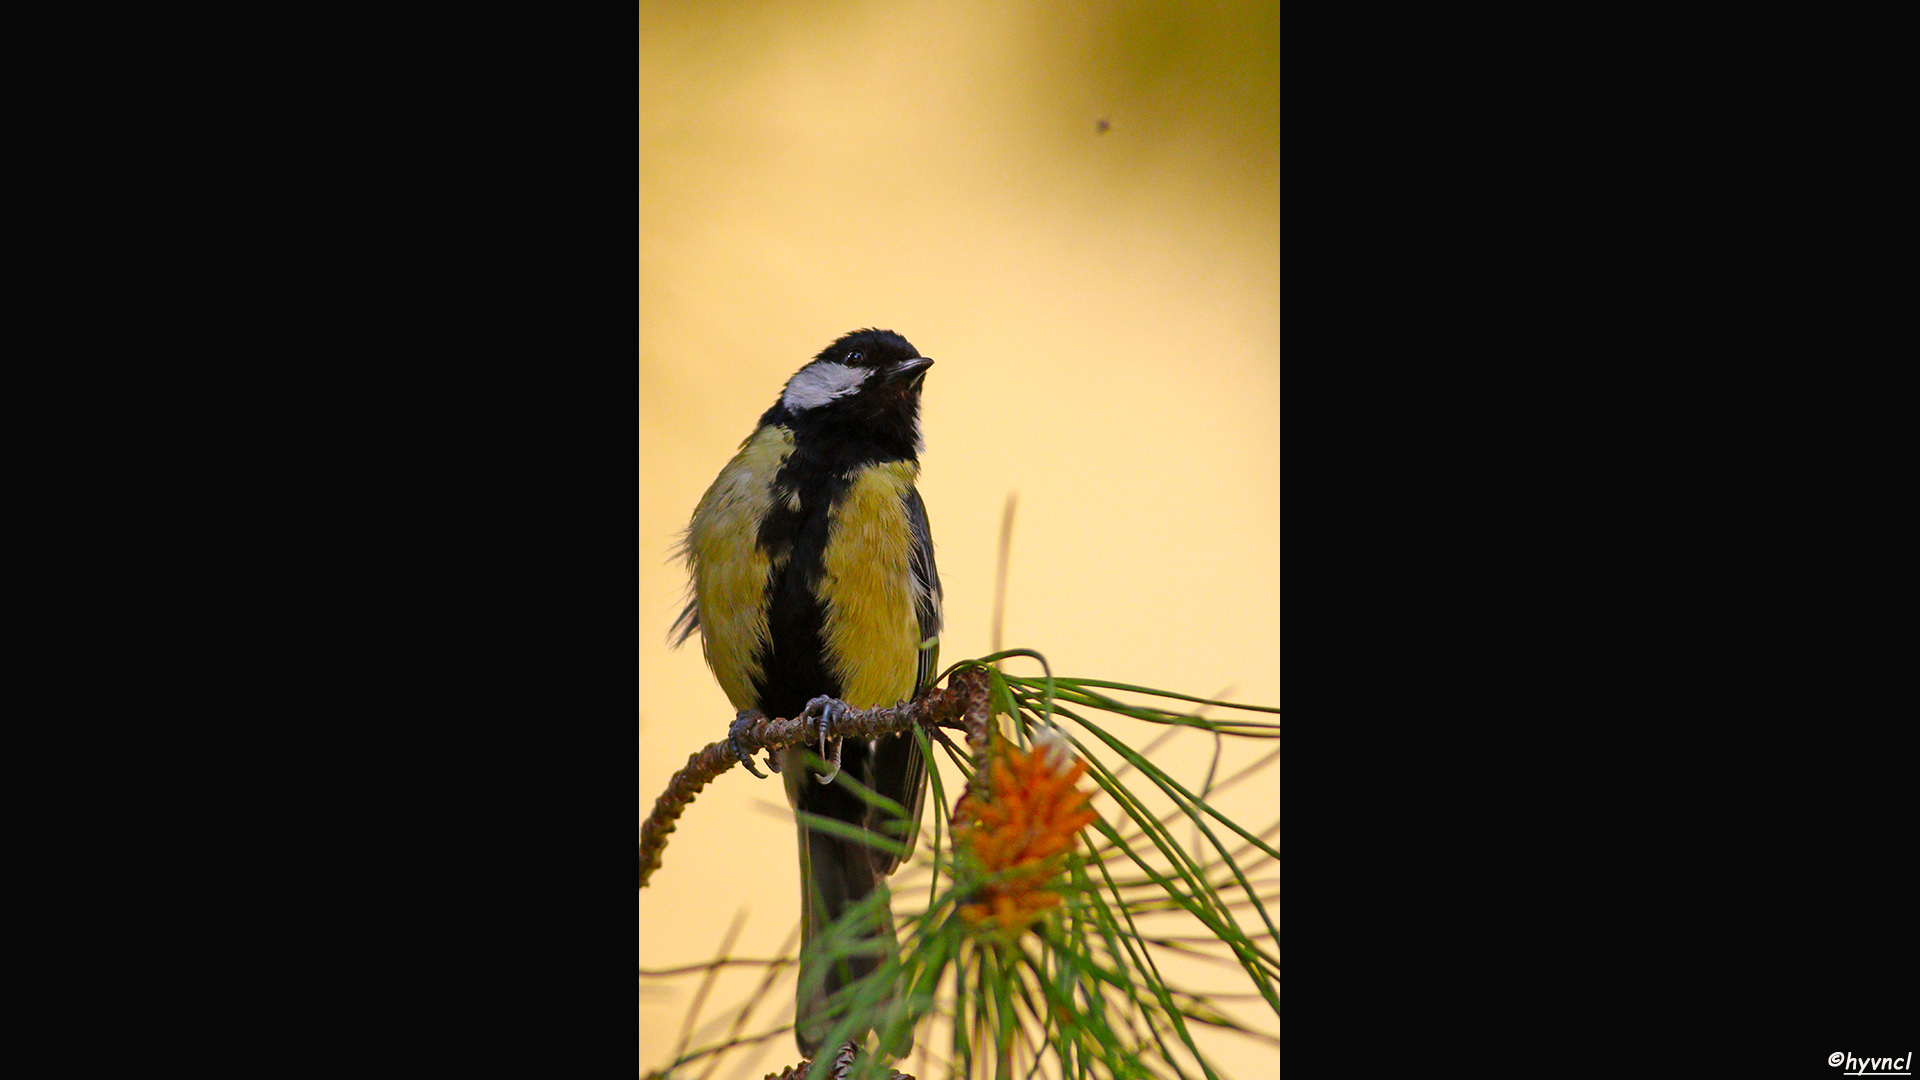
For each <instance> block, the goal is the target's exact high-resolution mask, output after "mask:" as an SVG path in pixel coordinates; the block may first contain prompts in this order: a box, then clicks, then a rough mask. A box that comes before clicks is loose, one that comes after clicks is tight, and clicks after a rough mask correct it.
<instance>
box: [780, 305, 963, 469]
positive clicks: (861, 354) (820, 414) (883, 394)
mask: <svg viewBox="0 0 1920 1080" xmlns="http://www.w3.org/2000/svg"><path fill="white" fill-rule="evenodd" d="M932 366H933V361H932V360H929V359H927V358H926V357H924V356H921V355H920V353H919V351H918V350H916V349H915V348H914V347H913V345H912V344H911V343H910V342H908V341H907V339H906V338H903V337H901V336H900V335H899V334H896V333H894V332H893V331H891V330H856V331H854V332H853V333H851V334H848V335H846V336H845V337H843V338H841V339H840V340H838V341H836V342H834V343H833V344H831V345H829V346H827V347H826V348H824V349H822V350H820V355H819V356H816V357H814V358H813V362H812V363H810V364H808V365H807V366H806V367H803V368H801V369H800V370H799V371H797V372H795V373H794V376H793V378H791V379H788V380H787V386H786V389H785V390H783V391H781V393H780V400H779V401H778V402H777V403H776V404H775V405H774V407H773V408H772V409H769V410H768V411H767V415H766V417H764V418H762V422H763V423H764V422H767V421H769V420H772V421H775V422H778V423H784V424H786V425H788V426H790V427H791V428H793V430H794V434H795V436H796V437H799V438H802V439H806V438H812V437H830V438H839V439H860V440H871V441H873V442H875V443H877V444H879V446H878V447H877V448H879V449H883V450H887V451H892V452H897V453H899V455H900V456H902V457H912V456H914V455H915V454H917V453H918V452H919V450H920V448H921V440H920V381H921V380H922V379H924V378H925V377H926V374H927V369H928V368H929V367H932Z"/></svg>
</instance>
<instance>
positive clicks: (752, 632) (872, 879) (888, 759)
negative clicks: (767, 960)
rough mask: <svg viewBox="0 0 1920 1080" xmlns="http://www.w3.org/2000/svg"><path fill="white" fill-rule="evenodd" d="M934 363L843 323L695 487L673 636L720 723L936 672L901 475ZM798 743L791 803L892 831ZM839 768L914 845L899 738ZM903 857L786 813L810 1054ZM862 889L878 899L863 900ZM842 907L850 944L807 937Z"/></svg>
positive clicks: (923, 771) (932, 629) (876, 692)
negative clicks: (855, 915) (707, 677)
mask: <svg viewBox="0 0 1920 1080" xmlns="http://www.w3.org/2000/svg"><path fill="white" fill-rule="evenodd" d="M932 364H933V361H932V360H929V359H927V358H926V357H924V356H921V355H920V354H919V352H918V351H916V350H915V349H914V347H913V346H912V345H911V344H909V343H908V342H907V339H906V338H903V337H901V336H900V335H899V334H896V333H894V332H892V331H891V330H859V331H855V332H853V333H850V334H848V335H846V336H845V337H842V338H841V339H840V340H838V341H836V342H834V343H833V344H831V345H829V346H827V347H826V349H825V350H823V351H822V352H821V353H820V355H818V356H816V357H814V359H813V361H812V362H811V363H809V364H807V365H806V366H805V367H803V368H801V369H800V370H799V371H798V372H796V373H795V374H794V376H793V377H792V378H790V379H788V380H787V384H786V387H785V389H783V390H782V391H781V392H780V399H779V400H778V401H776V402H774V403H773V407H772V408H770V409H768V410H767V411H766V413H765V414H764V415H762V416H761V417H760V426H759V427H757V428H755V429H754V432H753V434H751V435H749V436H747V438H746V440H745V441H744V442H742V443H741V444H740V451H739V453H737V454H735V455H734V456H733V460H732V461H729V462H728V463H727V465H726V468H724V469H721V470H720V475H719V477H718V478H717V479H715V480H714V482H713V486H712V487H709V488H708V489H707V493H706V495H705V496H703V497H702V498H701V500H700V505H699V507H698V509H696V510H695V511H694V513H693V522H692V524H690V525H689V526H688V527H687V535H686V542H685V544H684V547H683V551H684V554H685V557H686V561H687V564H688V568H689V570H690V571H691V573H692V578H693V597H692V600H691V601H690V602H689V603H688V604H687V608H686V610H685V611H684V612H682V613H681V615H680V618H679V619H678V620H677V621H676V622H675V624H674V629H675V631H677V633H678V637H677V639H676V641H675V644H679V643H680V642H683V641H685V640H686V638H687V636H688V635H690V634H692V633H693V632H694V631H695V630H696V629H697V630H699V631H700V637H701V646H702V650H703V651H704V652H705V653H706V658H707V665H708V666H709V667H711V668H712V669H713V674H714V677H715V678H717V679H718V680H719V681H720V687H721V689H722V690H724V691H725V692H726V695H727V700H728V701H730V702H732V703H733V707H734V708H735V709H737V710H739V712H738V713H737V715H736V717H735V727H734V728H733V729H732V730H735V731H737V730H739V726H740V725H742V724H745V723H748V722H750V721H753V720H756V719H758V717H759V716H762V715H764V716H767V717H778V718H787V719H790V718H793V717H796V716H799V715H801V713H802V712H804V711H805V710H806V708H807V705H808V703H809V702H810V701H812V700H813V699H815V698H818V697H822V696H824V697H828V698H832V699H836V701H837V702H843V703H844V704H845V706H847V707H849V708H853V709H869V708H875V707H880V706H891V705H896V704H899V703H900V702H903V701H907V700H910V699H912V698H913V697H914V695H915V694H917V693H918V692H919V691H921V690H923V689H925V688H927V687H928V686H930V685H931V684H932V682H933V677H934V674H935V671H936V664H937V660H938V656H939V653H938V644H937V643H938V635H939V633H940V575H939V573H938V572H937V571H936V570H935V569H934V565H933V539H932V537H931V536H930V534H929V533H928V530H927V508H926V505H925V504H924V503H923V502H921V500H920V493H919V491H917V490H915V488H914V481H915V479H917V478H918V476H919V474H920V462H919V458H918V454H919V452H920V450H921V448H922V442H921V437H920V384H921V380H922V379H924V378H925V377H926V374H927V369H928V368H929V367H931V366H932ZM837 707H838V706H837V705H835V706H830V709H832V708H837ZM801 757H802V754H801V753H800V751H799V750H797V749H796V750H792V751H789V752H788V753H786V754H785V755H770V756H769V764H771V765H772V766H773V767H774V768H776V769H779V770H780V771H781V772H782V773H783V774H784V779H785V782H786V788H787V801H788V802H789V803H791V804H792V806H793V808H794V809H795V810H796V811H801V812H805V813H808V814H813V815H817V816H819V817H823V818H831V819H834V820H837V821H842V822H846V823H847V824H849V825H852V826H855V827H857V828H861V829H865V830H867V831H869V832H873V833H877V834H879V835H881V836H890V835H891V834H890V832H889V830H886V829H884V828H883V827H882V826H883V823H884V821H885V819H886V815H885V814H883V813H882V812H881V811H880V810H878V809H876V808H874V807H872V806H870V805H869V804H868V803H867V802H865V801H863V800H862V799H860V798H859V797H858V796H857V795H855V794H854V793H853V792H852V791H851V790H850V789H848V788H847V787H845V786H844V785H842V784H839V783H822V782H821V781H822V780H824V779H826V777H825V776H824V775H823V774H815V773H814V772H813V771H812V770H809V769H805V768H801V767H799V762H800V760H801ZM782 758H784V763H785V764H784V767H783V763H782ZM742 760H743V761H745V762H746V764H747V766H748V768H750V769H751V768H752V762H751V761H750V760H748V759H747V758H746V757H744V756H743V757H742ZM840 772H841V773H843V774H845V775H848V776H851V777H853V778H854V779H857V780H859V781H860V782H861V783H863V784H866V785H867V786H868V787H870V788H872V789H873V790H874V791H876V792H878V793H879V794H881V795H884V796H886V797H887V798H889V799H892V800H894V801H895V802H897V803H899V804H901V805H902V806H905V807H906V808H907V821H908V831H907V833H906V835H904V836H900V835H891V838H892V839H895V840H900V841H903V842H904V843H905V844H906V848H907V851H908V853H909V854H910V853H911V852H912V849H913V842H914V838H915V833H916V831H917V823H918V821H919V818H920V805H921V798H922V796H923V795H924V794H925V791H926V779H927V766H926V762H925V761H924V760H923V759H922V757H921V754H920V749H919V745H918V744H917V743H916V742H915V741H914V740H913V737H912V736H910V735H886V736H882V737H880V738H878V739H848V740H845V741H844V743H843V745H842V746H841V747H840ZM756 775H758V774H757V772H756ZM902 858H903V857H896V856H894V855H892V854H889V853H887V852H883V851H881V850H879V849H878V848H875V847H871V846H868V845H866V844H862V843H860V842H858V841H855V840H851V839H848V838H845V837H841V836H835V835H832V834H830V833H827V832H822V831H816V830H812V829H808V828H807V827H805V826H804V825H802V826H801V828H800V902H801V907H802V911H801V928H802V937H803V944H802V950H801V965H800V988H799V995H798V1002H797V1009H796V1011H795V1019H794V1036H795V1039H796V1040H797V1041H798V1042H799V1044H800V1050H801V1052H802V1053H804V1054H807V1055H808V1056H810V1057H811V1056H813V1055H814V1053H815V1052H816V1051H818V1049H819V1047H820V1042H821V1040H823V1039H824V1038H826V1036H827V1034H828V1033H829V1032H830V1031H831V1030H832V1028H833V1026H834V1025H835V1023H836V1022H838V1020H839V1019H841V1018H842V1017H843V1016H844V1015H845V1012H844V1009H843V1008H836V1007H830V1006H829V1003H828V998H830V997H831V996H832V995H833V994H834V993H835V992H837V991H839V990H841V989H842V988H844V987H845V986H847V985H848V984H849V983H851V982H853V981H854V980H855V979H858V978H860V977H861V976H863V975H866V974H867V973H869V972H871V971H872V970H873V969H874V968H875V967H876V966H878V964H879V963H880V961H881V959H882V957H883V956H885V955H887V954H889V953H891V952H892V951H893V950H895V949H896V948H897V947H898V944H897V942H896V940H895V938H894V932H893V917H892V914H891V913H890V912H889V911H888V910H887V908H886V903H885V892H884V886H883V880H884V879H885V878H886V876H887V875H889V874H891V873H893V871H894V869H895V868H896V867H898V866H899V865H900V863H901V861H902ZM876 890H882V892H881V895H880V897H879V898H878V899H877V901H876V902H874V903H870V904H866V905H861V902H862V901H863V900H866V899H867V897H869V896H870V895H872V894H873V893H874V892H875V891H876ZM855 906H862V907H863V911H869V912H871V915H870V916H866V915H863V916H861V917H859V918H864V922H858V919H857V920H856V922H857V923H858V925H857V928H856V932H855V934H854V935H853V936H854V938H855V939H857V940H858V942H859V944H858V946H857V947H855V948H853V949H852V951H851V954H849V950H848V949H847V948H845V947H836V948H834V949H832V950H831V951H829V950H824V949H818V948H816V949H812V950H810V949H809V948H808V946H810V945H812V944H813V942H814V941H815V940H816V939H817V938H819V937H821V936H822V934H823V932H824V931H825V929H826V928H827V926H828V925H829V924H830V923H832V922H833V921H834V920H835V919H837V918H839V917H840V916H841V915H842V914H844V913H845V912H847V911H848V910H849V909H851V908H853V907H855ZM836 940H839V939H838V938H837V936H836ZM858 1035H859V1033H856V1037H858Z"/></svg>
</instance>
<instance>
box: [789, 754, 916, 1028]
mask: <svg viewBox="0 0 1920 1080" xmlns="http://www.w3.org/2000/svg"><path fill="white" fill-rule="evenodd" d="M809 783H811V780H809ZM872 853H873V849H872V848H870V847H868V846H866V845H864V844H861V843H859V842H858V841H854V840H848V839H844V838H842V837H838V836H833V835H830V834H827V833H824V832H814V831H812V830H809V829H807V828H805V827H804V826H803V827H802V828H801V829H800V895H801V910H802V915H801V921H800V926H801V944H800V988H799V996H798V998H797V1000H796V1009H795V1013H794V1025H793V1033H794V1039H795V1041H797V1042H798V1043H799V1044H800V1052H801V1053H803V1054H805V1055H807V1056H808V1057H813V1056H814V1055H815V1053H816V1052H817V1051H818V1050H819V1049H820V1044H821V1043H822V1042H823V1041H824V1040H825V1039H826V1038H827V1036H828V1035H830V1034H831V1033H832V1032H833V1029H834V1028H835V1027H836V1026H838V1025H839V1023H840V1022H841V1021H842V1020H844V1019H845V1018H846V1016H847V1014H848V1013H849V1012H850V1011H851V1010H852V1006H853V1000H852V998H853V996H855V995H847V994H843V993H842V991H844V990H846V988H847V987H849V986H851V985H852V984H853V983H855V982H856V981H858V980H860V979H861V978H864V977H865V976H867V975H869V974H871V973H872V972H873V970H874V969H875V968H877V967H879V966H880V964H881V963H882V962H884V961H885V959H886V958H887V957H889V956H891V955H893V954H894V953H895V952H896V951H897V949H898V943H897V940H896V939H895V937H894V930H893V912H892V910H891V908H890V906H889V903H888V900H889V898H888V894H887V886H886V882H885V880H884V879H883V877H882V876H881V875H880V874H879V873H878V872H877V871H876V869H875V868H874V856H873V854H872ZM849 912H853V913H854V914H853V915H852V916H851V917H848V918H847V919H846V921H845V922H844V923H841V922H838V920H840V919H841V918H842V917H843V916H847V915H848V913H849ZM856 993H857V992H856ZM836 995H840V996H839V1000H835V996H836ZM866 1031H867V1029H866V1028H865V1027H861V1028H858V1029H856V1030H854V1031H853V1032H852V1035H851V1037H853V1038H856V1039H860V1038H864V1037H865V1035H866Z"/></svg>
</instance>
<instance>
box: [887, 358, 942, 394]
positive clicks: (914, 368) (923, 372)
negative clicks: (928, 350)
mask: <svg viewBox="0 0 1920 1080" xmlns="http://www.w3.org/2000/svg"><path fill="white" fill-rule="evenodd" d="M932 366H933V360H932V358H930V357H925V356H916V357H914V358H913V359H911V360H903V361H901V362H900V363H898V364H895V365H893V366H892V367H890V368H888V369H887V381H888V382H892V383H900V384H902V385H904V386H905V387H906V388H907V389H909V390H911V389H913V388H915V387H917V386H919V385H920V380H921V379H924V378H926V377H927V369H928V368H930V367H932Z"/></svg>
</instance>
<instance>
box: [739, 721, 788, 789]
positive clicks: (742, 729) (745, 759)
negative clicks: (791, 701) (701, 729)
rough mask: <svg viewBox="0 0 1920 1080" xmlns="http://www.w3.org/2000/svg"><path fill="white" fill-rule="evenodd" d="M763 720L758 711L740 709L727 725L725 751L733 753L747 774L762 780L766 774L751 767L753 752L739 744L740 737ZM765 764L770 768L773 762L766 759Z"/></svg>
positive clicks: (777, 770)
mask: <svg viewBox="0 0 1920 1080" xmlns="http://www.w3.org/2000/svg"><path fill="white" fill-rule="evenodd" d="M765 719H766V715H765V714H763V713H762V712H761V711H760V710H758V709H741V710H740V712H739V713H738V714H737V715H735V716H734V718H733V723H731V724H728V725H727V749H729V750H731V751H733V756H734V757H735V758H736V759H738V760H739V762H740V764H742V765H745V766H746V767H747V771H748V772H750V773H752V774H753V775H755V776H757V777H759V778H760V779H762V780H765V779H766V778H767V774H766V773H763V772H761V771H760V770H759V769H756V768H754V767H753V751H751V750H748V749H747V748H746V746H745V745H743V744H742V743H741V742H740V736H742V735H745V734H746V733H747V729H748V728H750V727H752V726H753V725H755V724H757V723H759V722H760V721H762V720H765ZM767 764H768V766H769V767H772V765H773V761H772V759H771V758H769V759H768V761H767ZM774 771H775V772H779V771H780V770H779V769H777V768H775V769H774Z"/></svg>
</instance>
